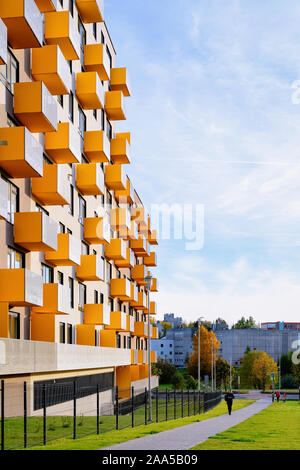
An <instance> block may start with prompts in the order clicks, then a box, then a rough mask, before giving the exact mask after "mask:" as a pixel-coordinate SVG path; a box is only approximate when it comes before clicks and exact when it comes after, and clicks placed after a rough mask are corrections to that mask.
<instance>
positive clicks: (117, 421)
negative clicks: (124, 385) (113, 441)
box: [116, 387, 119, 429]
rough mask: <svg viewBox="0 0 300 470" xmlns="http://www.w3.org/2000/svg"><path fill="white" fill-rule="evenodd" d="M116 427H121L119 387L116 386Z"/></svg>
mask: <svg viewBox="0 0 300 470" xmlns="http://www.w3.org/2000/svg"><path fill="white" fill-rule="evenodd" d="M116 429H119V387H116Z"/></svg>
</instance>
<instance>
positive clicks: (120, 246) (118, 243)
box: [105, 238, 127, 261]
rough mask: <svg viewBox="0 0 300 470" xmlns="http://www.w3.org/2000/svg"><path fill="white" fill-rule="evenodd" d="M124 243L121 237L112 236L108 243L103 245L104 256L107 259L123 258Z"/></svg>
mask: <svg viewBox="0 0 300 470" xmlns="http://www.w3.org/2000/svg"><path fill="white" fill-rule="evenodd" d="M126 255H127V253H126V243H125V242H124V240H122V239H121V238H112V239H111V240H110V243H109V245H105V258H107V259H108V260H113V261H115V260H120V259H121V260H125V259H126Z"/></svg>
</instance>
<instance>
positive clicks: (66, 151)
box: [45, 122, 81, 164]
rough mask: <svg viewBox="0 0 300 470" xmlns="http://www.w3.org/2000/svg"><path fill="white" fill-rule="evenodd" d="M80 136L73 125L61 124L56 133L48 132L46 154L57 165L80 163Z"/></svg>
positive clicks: (46, 135)
mask: <svg viewBox="0 0 300 470" xmlns="http://www.w3.org/2000/svg"><path fill="white" fill-rule="evenodd" d="M80 145H81V142H80V135H79V133H78V132H77V131H75V129H74V127H73V126H72V124H70V123H68V122H60V123H58V125H57V131H56V132H46V134H45V152H46V153H47V154H48V155H49V156H50V157H51V158H52V160H53V161H54V162H55V163H58V164H62V163H78V162H79V161H80V159H81V152H80Z"/></svg>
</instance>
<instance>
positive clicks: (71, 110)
mask: <svg viewBox="0 0 300 470" xmlns="http://www.w3.org/2000/svg"><path fill="white" fill-rule="evenodd" d="M70 62H71V63H72V61H70ZM69 118H70V121H71V122H74V95H73V92H72V91H70V94H69Z"/></svg>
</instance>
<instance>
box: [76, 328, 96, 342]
mask: <svg viewBox="0 0 300 470" xmlns="http://www.w3.org/2000/svg"><path fill="white" fill-rule="evenodd" d="M95 331H96V329H95V325H76V344H80V345H81V346H95V343H96V335H95Z"/></svg>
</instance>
